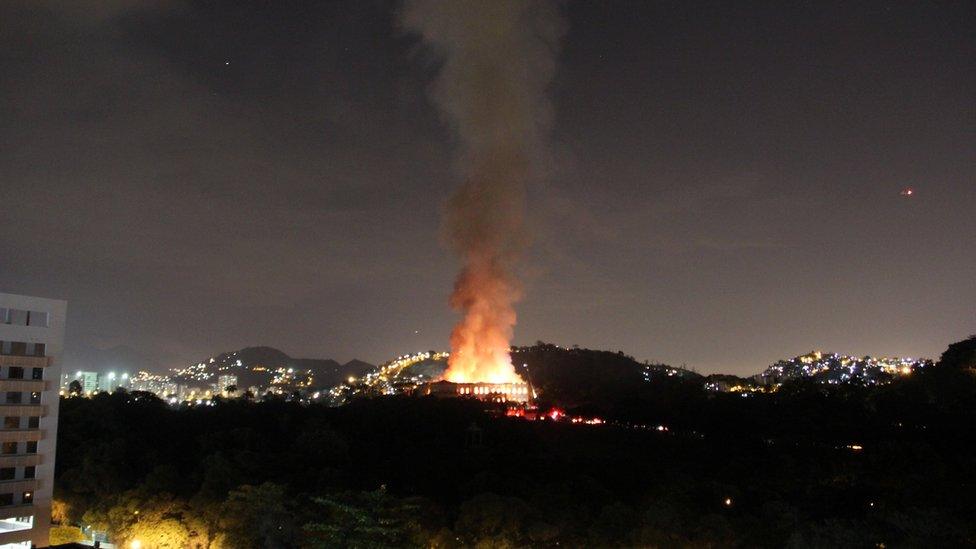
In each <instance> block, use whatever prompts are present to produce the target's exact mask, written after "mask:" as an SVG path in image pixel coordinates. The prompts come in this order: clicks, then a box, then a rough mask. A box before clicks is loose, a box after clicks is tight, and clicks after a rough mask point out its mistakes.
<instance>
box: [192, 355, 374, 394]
mask: <svg viewBox="0 0 976 549" xmlns="http://www.w3.org/2000/svg"><path fill="white" fill-rule="evenodd" d="M371 368H373V366H372V365H371V364H369V363H366V362H363V361H361V360H355V359H354V360H350V361H349V362H347V363H345V364H340V363H339V362H337V361H335V360H332V359H317V358H293V357H291V356H289V355H288V354H286V353H285V352H283V351H281V350H279V349H275V348H274V347H264V346H260V347H245V348H243V349H240V350H237V351H230V352H226V353H222V354H219V355H217V356H214V357H211V358H208V359H206V360H203V361H201V362H198V363H197V364H193V365H191V366H188V367H186V368H183V369H181V370H179V371H177V373H176V374H175V375H174V376H173V380H174V381H176V382H178V383H187V384H192V383H200V384H209V383H213V382H215V381H216V379H217V376H220V375H235V376H237V385H238V387H239V388H241V389H242V390H243V389H244V388H247V387H252V386H255V387H269V386H271V385H279V386H282V387H286V388H297V387H299V386H302V387H331V386H333V385H336V384H338V383H340V382H341V381H342V380H344V379H346V378H347V377H349V376H357V377H358V376H360V375H362V374H363V372H365V371H367V370H369V369H371Z"/></svg>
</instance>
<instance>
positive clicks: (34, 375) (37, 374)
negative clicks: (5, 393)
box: [31, 368, 44, 379]
mask: <svg viewBox="0 0 976 549" xmlns="http://www.w3.org/2000/svg"><path fill="white" fill-rule="evenodd" d="M31 379H44V368H34V369H33V371H31Z"/></svg>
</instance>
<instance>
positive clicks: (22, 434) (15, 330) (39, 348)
mask: <svg viewBox="0 0 976 549" xmlns="http://www.w3.org/2000/svg"><path fill="white" fill-rule="evenodd" d="M66 309H67V303H66V302H64V301H60V300H57V299H44V298H39V297H27V296H22V295H13V294H5V293H0V419H2V421H3V424H2V425H0V549H22V548H23V549H30V547H31V546H34V547H47V546H48V531H49V529H50V527H51V497H52V493H53V490H54V455H55V445H56V444H57V437H58V388H59V387H58V386H59V381H60V379H61V351H62V346H63V340H64V320H65V311H66Z"/></svg>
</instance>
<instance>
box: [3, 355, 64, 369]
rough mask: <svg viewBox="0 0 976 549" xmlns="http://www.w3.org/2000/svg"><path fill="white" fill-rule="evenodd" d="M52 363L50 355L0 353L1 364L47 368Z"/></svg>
mask: <svg viewBox="0 0 976 549" xmlns="http://www.w3.org/2000/svg"><path fill="white" fill-rule="evenodd" d="M50 365H51V357H49V356H21V355H0V366H20V367H21V368H46V367H48V366H50Z"/></svg>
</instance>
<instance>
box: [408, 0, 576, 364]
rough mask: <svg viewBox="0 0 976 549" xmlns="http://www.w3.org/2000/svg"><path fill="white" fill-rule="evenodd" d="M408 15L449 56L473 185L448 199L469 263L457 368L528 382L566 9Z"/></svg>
mask: <svg viewBox="0 0 976 549" xmlns="http://www.w3.org/2000/svg"><path fill="white" fill-rule="evenodd" d="M401 21H402V23H403V25H404V27H405V28H406V30H408V31H411V32H415V33H417V34H419V35H421V36H422V37H423V39H424V42H425V43H426V44H427V45H428V46H429V47H430V48H431V49H432V50H433V52H434V53H435V54H436V55H437V56H438V59H439V61H440V62H441V63H442V64H441V65H440V69H439V72H438V75H437V78H436V80H435V82H434V85H433V87H432V90H431V96H432V97H433V100H434V101H435V103H436V104H437V106H438V107H439V108H440V109H441V111H442V112H443V114H444V116H445V118H446V119H447V120H448V122H449V123H450V124H451V125H452V126H453V128H454V129H455V130H456V133H457V137H458V141H459V147H458V149H459V150H458V159H457V160H458V169H459V172H460V175H461V177H462V178H463V185H462V186H461V187H460V188H459V189H458V190H457V192H456V193H455V194H454V196H453V197H452V198H451V199H450V201H449V202H448V204H447V208H446V213H445V229H446V232H447V237H448V239H449V241H450V243H451V245H452V246H453V248H454V249H455V251H456V252H457V254H458V255H459V256H460V258H461V260H462V262H463V269H462V271H461V273H460V274H459V275H458V278H457V281H456V282H455V285H454V292H453V294H452V295H451V306H452V307H454V308H455V309H456V310H458V311H460V312H461V313H462V314H463V318H462V319H461V320H460V321H459V322H458V324H457V325H456V326H455V327H454V331H453V333H452V334H451V358H450V363H449V367H448V371H447V374H446V377H447V379H449V380H450V381H455V382H472V381H484V382H493V383H503V382H513V381H518V380H519V377H518V375H517V374H516V373H515V369H514V368H513V367H512V362H511V357H510V356H509V346H510V344H511V340H512V330H513V328H514V326H515V321H516V315H515V303H516V302H517V301H518V300H519V298H520V289H519V288H520V285H519V282H518V280H517V277H516V274H515V268H516V263H517V261H518V259H519V256H520V254H521V252H522V250H523V249H524V247H525V243H526V240H527V239H526V235H525V226H524V225H525V224H524V220H525V189H526V185H527V184H529V183H530V182H532V181H534V180H537V179H538V178H539V177H540V176H541V171H542V170H541V168H540V167H541V165H542V163H543V161H544V159H545V158H546V156H547V155H546V139H547V131H548V127H549V120H550V118H551V106H550V104H549V101H548V98H547V94H546V88H547V87H548V86H549V83H550V81H551V80H552V77H553V74H554V72H555V68H556V57H557V55H558V45H559V41H560V38H561V37H562V34H563V31H564V23H563V19H562V17H561V15H560V13H559V8H558V6H557V5H555V4H554V3H551V2H548V1H531V0H445V1H436V0H416V1H409V0H408V2H407V4H406V6H405V7H404V10H403V13H402V18H401Z"/></svg>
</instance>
